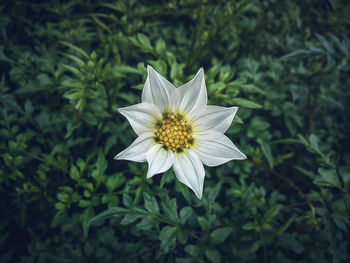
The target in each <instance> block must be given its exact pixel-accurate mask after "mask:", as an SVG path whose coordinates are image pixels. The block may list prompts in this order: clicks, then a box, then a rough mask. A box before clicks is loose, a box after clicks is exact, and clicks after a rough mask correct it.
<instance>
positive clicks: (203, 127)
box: [192, 106, 238, 133]
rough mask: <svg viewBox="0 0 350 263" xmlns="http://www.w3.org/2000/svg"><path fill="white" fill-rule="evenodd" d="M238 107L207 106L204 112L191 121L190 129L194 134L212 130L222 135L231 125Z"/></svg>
mask: <svg viewBox="0 0 350 263" xmlns="http://www.w3.org/2000/svg"><path fill="white" fill-rule="evenodd" d="M237 110H238V107H231V108H226V107H220V106H207V108H206V109H205V111H204V112H203V113H202V114H201V115H200V116H198V117H196V118H195V119H194V120H193V123H192V127H193V129H194V130H195V131H196V132H203V131H207V130H214V131H218V132H221V133H224V132H225V131H226V130H227V129H228V128H229V127H230V125H231V123H232V120H233V118H234V117H235V115H236V112H237Z"/></svg>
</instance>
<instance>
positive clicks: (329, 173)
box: [314, 168, 341, 189]
mask: <svg viewBox="0 0 350 263" xmlns="http://www.w3.org/2000/svg"><path fill="white" fill-rule="evenodd" d="M317 171H318V173H319V174H320V177H317V178H315V180H314V183H315V184H317V185H319V186H327V187H336V188H339V189H341V184H340V181H339V178H338V176H337V174H336V172H335V170H327V169H324V168H319V169H318V170H317Z"/></svg>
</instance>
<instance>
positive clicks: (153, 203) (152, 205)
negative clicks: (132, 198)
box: [143, 192, 159, 214]
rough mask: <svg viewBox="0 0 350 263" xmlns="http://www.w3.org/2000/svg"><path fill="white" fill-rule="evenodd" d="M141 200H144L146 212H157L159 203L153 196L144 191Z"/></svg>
mask: <svg viewBox="0 0 350 263" xmlns="http://www.w3.org/2000/svg"><path fill="white" fill-rule="evenodd" d="M143 200H144V202H145V208H146V209H147V211H148V212H150V213H151V214H159V205H158V202H157V200H156V199H155V198H154V197H153V196H150V195H149V194H148V193H146V192H144V193H143Z"/></svg>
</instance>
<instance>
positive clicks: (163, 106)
mask: <svg viewBox="0 0 350 263" xmlns="http://www.w3.org/2000/svg"><path fill="white" fill-rule="evenodd" d="M147 72H148V76H147V79H146V82H145V85H144V87H143V91H142V102H148V103H153V104H156V105H157V106H158V107H159V109H160V110H161V112H164V111H169V110H172V108H173V107H172V106H173V105H174V104H177V102H178V91H177V89H176V88H175V86H174V85H173V84H171V83H170V82H169V81H167V80H166V79H165V78H164V77H162V76H161V75H160V74H159V73H158V72H157V71H155V70H154V68H152V67H151V66H149V65H148V66H147Z"/></svg>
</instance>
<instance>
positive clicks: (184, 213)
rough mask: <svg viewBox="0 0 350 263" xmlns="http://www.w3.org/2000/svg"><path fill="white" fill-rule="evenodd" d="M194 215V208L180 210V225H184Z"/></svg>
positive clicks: (187, 207)
mask: <svg viewBox="0 0 350 263" xmlns="http://www.w3.org/2000/svg"><path fill="white" fill-rule="evenodd" d="M192 215H193V209H192V207H189V206H186V207H183V208H182V209H181V210H180V223H181V224H182V225H184V224H185V223H186V221H187V220H188V219H189V218H190V217H191V216H192Z"/></svg>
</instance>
